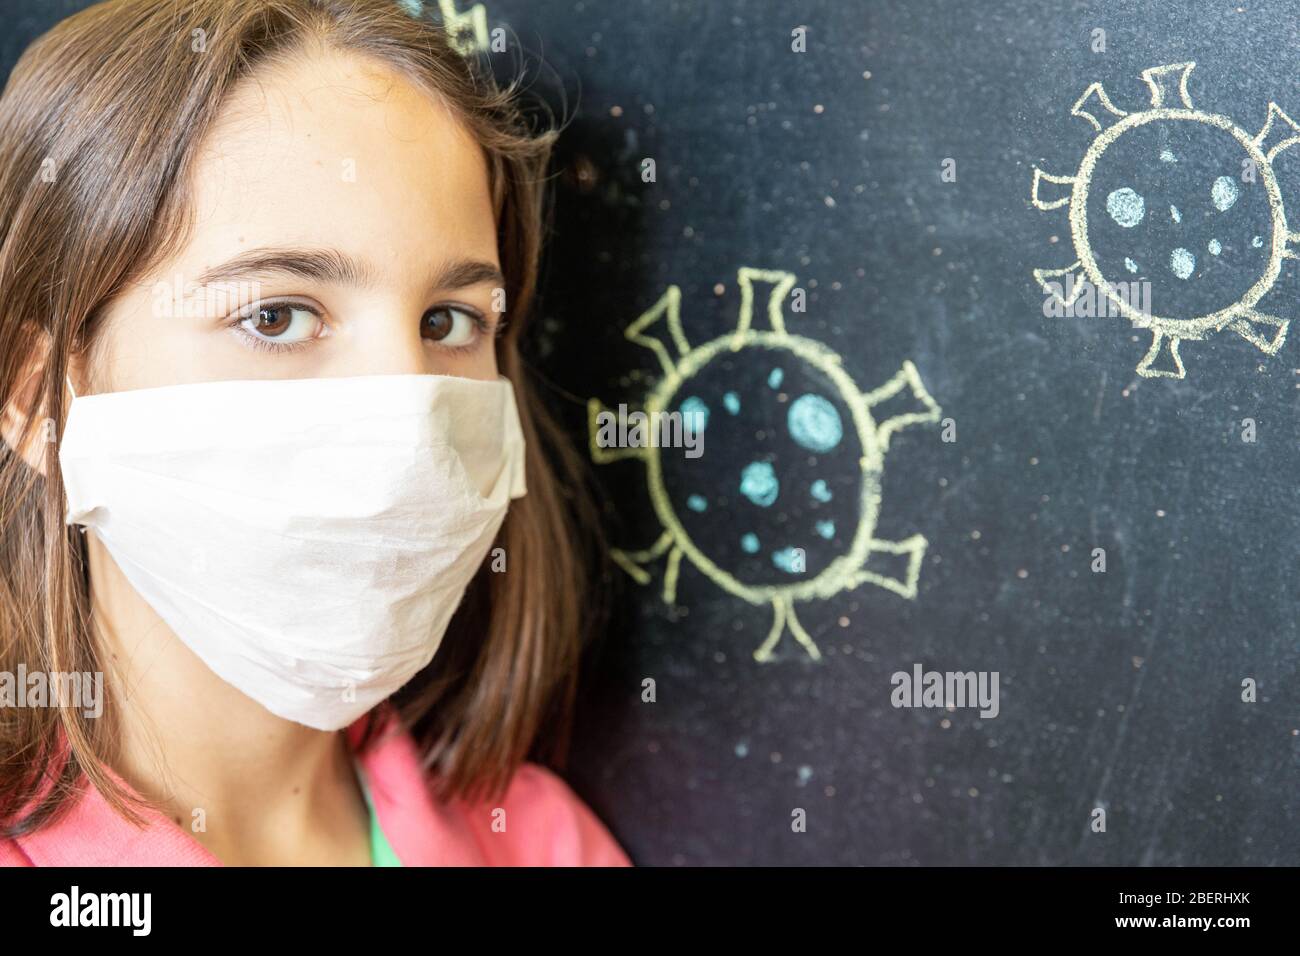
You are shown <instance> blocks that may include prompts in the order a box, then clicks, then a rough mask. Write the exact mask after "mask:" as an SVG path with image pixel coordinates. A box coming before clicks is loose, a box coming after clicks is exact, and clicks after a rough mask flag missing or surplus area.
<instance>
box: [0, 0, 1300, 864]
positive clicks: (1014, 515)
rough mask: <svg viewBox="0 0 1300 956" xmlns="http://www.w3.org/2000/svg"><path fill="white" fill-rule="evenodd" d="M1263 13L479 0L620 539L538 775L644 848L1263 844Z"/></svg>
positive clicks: (1299, 566) (1284, 201)
mask: <svg viewBox="0 0 1300 956" xmlns="http://www.w3.org/2000/svg"><path fill="white" fill-rule="evenodd" d="M83 5H84V4H81V3H71V2H69V3H60V2H42V3H39V4H32V3H18V4H17V5H16V11H15V12H6V13H5V14H4V16H5V20H4V23H3V29H2V30H0V69H3V70H4V71H6V72H7V69H8V67H9V66H10V65H11V64H12V61H13V59H14V58H15V57H16V55H17V53H18V52H19V51H20V50H21V48H22V46H23V45H25V43H27V42H28V41H29V40H30V39H31V38H32V37H33V36H34V35H35V34H36V33H37V32H39V31H40V30H43V29H45V28H46V27H47V26H48V25H50V24H51V23H52V22H54V20H56V19H57V18H58V17H59V16H61V15H63V14H65V13H67V12H70V11H71V10H72V9H75V8H78V7H80V6H83ZM408 6H409V7H411V8H412V9H413V10H414V9H415V8H419V15H423V16H435V15H436V14H437V12H438V11H437V8H438V5H437V4H436V3H425V4H419V3H412V4H408ZM459 6H460V7H461V8H464V7H465V6H466V5H465V4H463V3H462V4H460V5H459ZM1296 24H1297V20H1296V17H1295V8H1294V6H1293V5H1291V4H1288V3H1285V2H1280V0H1251V2H1249V3H1247V2H1244V0H1243V2H1242V3H1241V4H1240V6H1238V5H1237V4H1236V3H1234V2H1231V0H1229V2H1219V3H1208V2H1205V3H1177V4H1174V3H1166V4H1157V3H1151V2H1129V0H1112V2H1105V3H1069V4H1065V3H1044V2H1028V0H989V2H980V3H972V2H956V0H954V2H937V0H888V2H886V0H871V2H829V0H826V2H808V3H801V4H791V3H785V2H777V0H753V2H742V0H708V2H704V0H698V2H668V0H618V2H614V0H564V2H542V0H489V2H488V3H487V4H486V25H487V26H488V28H489V29H494V28H497V27H502V28H505V35H506V37H507V40H508V43H509V44H510V47H511V49H510V51H509V53H507V54H497V56H498V58H499V61H500V64H501V67H502V69H503V70H506V69H507V68H508V66H509V64H510V62H511V61H512V60H513V59H516V58H517V57H518V56H519V55H520V53H521V50H520V49H519V47H518V45H519V44H520V43H522V45H523V48H524V51H522V52H525V53H526V59H528V60H530V61H531V62H533V64H534V67H535V66H536V60H537V58H538V57H539V56H540V58H541V59H542V60H544V63H545V66H544V68H543V69H541V70H540V71H536V79H535V81H534V84H533V85H534V87H535V91H536V93H537V94H538V95H539V96H542V97H544V98H546V99H547V100H548V101H550V102H552V104H553V106H554V108H555V109H556V110H557V111H567V113H568V114H569V115H570V116H571V122H570V124H569V125H568V127H567V129H566V130H565V133H564V135H563V137H562V139H561V142H560V146H559V155H558V157H557V169H556V173H557V175H556V178H555V184H556V214H555V221H554V225H553V229H552V234H551V238H550V245H549V250H548V253H547V257H546V261H545V276H544V288H543V296H542V300H541V304H540V311H541V314H540V315H539V316H538V317H537V325H536V329H535V335H534V337H533V340H532V343H531V348H532V355H533V363H534V365H535V366H536V368H537V370H538V372H539V374H540V375H541V376H542V377H543V378H544V380H545V381H546V382H547V383H548V387H547V388H546V390H545V391H546V394H547V396H548V400H549V401H550V402H551V403H552V404H553V406H554V408H555V409H556V410H557V411H558V412H559V413H560V415H561V416H562V418H563V420H564V421H565V423H566V424H567V426H568V427H569V428H570V430H571V433H572V436H573V440H574V442H575V443H576V444H578V445H579V446H581V447H582V448H583V449H584V450H585V451H586V452H587V453H588V458H589V459H591V460H592V469H593V473H594V475H595V479H594V480H595V481H596V482H597V483H598V486H599V489H600V493H601V498H602V503H603V510H604V515H605V521H606V530H607V533H608V536H609V538H610V541H611V545H612V546H613V547H614V548H615V549H616V551H615V560H614V562H613V564H612V568H613V571H612V575H611V578H610V582H609V583H610V587H611V588H616V590H615V591H614V592H613V605H614V614H613V617H612V620H611V623H610V626H609V628H608V632H607V633H606V634H605V635H604V636H603V638H602V639H601V641H600V642H599V644H598V645H597V646H595V647H593V650H592V654H591V655H590V657H589V660H588V661H587V668H586V678H585V681H586V682H585V684H584V687H585V691H584V693H583V695H582V700H581V709H580V712H579V722H578V729H577V735H578V746H577V749H576V751H575V753H574V760H573V764H572V766H571V768H570V777H571V779H572V781H573V784H574V787H575V789H576V790H578V791H579V792H580V793H581V794H582V795H583V796H584V797H585V798H586V799H587V800H588V801H589V802H590V803H591V804H592V806H593V807H594V808H595V809H596V811H597V812H598V814H599V815H600V816H601V817H602V818H603V819H605V820H606V821H608V823H609V825H610V827H611V829H612V830H613V831H614V833H615V834H616V836H617V837H618V838H619V840H620V841H621V842H622V843H623V845H624V846H625V847H627V849H628V850H629V852H630V853H631V855H632V856H633V858H634V859H635V860H636V862H638V863H641V864H662V865H681V864H685V865H693V864H721V863H735V864H886V865H918V864H1075V865H1093V864H1123V865H1139V864H1141V865H1146V864H1170V865H1186V864H1264V865H1277V864H1287V865H1295V864H1297V863H1300V824H1298V823H1297V802H1298V801H1297V782H1298V779H1300V775H1298V773H1297V771H1298V769H1300V762H1298V761H1297V748H1298V747H1300V736H1297V735H1298V734H1300V703H1298V699H1297V698H1298V695H1297V690H1296V680H1297V665H1296V662H1297V653H1298V651H1300V630H1298V628H1297V622H1296V608H1297V603H1296V599H1295V586H1296V578H1297V573H1298V572H1300V562H1298V561H1297V541H1298V538H1300V499H1298V497H1297V489H1296V480H1297V475H1298V474H1300V444H1298V442H1297V427H1296V417H1297V398H1298V397H1300V328H1292V327H1291V326H1290V325H1289V323H1290V321H1291V320H1293V319H1295V318H1297V317H1300V298H1298V296H1297V292H1298V291H1300V283H1298V282H1297V270H1296V268H1295V267H1296V265H1297V262H1296V260H1295V259H1294V258H1292V251H1293V250H1294V249H1298V248H1300V243H1295V242H1293V241H1292V232H1291V229H1292V228H1294V229H1295V230H1296V231H1297V232H1300V148H1291V146H1292V144H1291V143H1289V142H1288V138H1289V137H1292V136H1297V137H1300V125H1296V124H1300V85H1297V83H1296V80H1295V64H1296V57H1297V51H1298V50H1300V36H1298V35H1297V34H1298V31H1297V26H1296ZM1292 118H1296V123H1295V124H1293V122H1292ZM647 161H652V163H648V162H647ZM1291 224H1293V225H1291ZM1288 331H1289V333H1290V334H1289V336H1288V334H1287V333H1288ZM620 405H624V406H626V407H627V408H628V409H649V410H652V411H653V410H656V409H658V410H662V411H665V412H673V411H677V412H682V413H690V414H691V415H693V416H694V417H693V418H692V419H691V420H692V421H693V422H694V423H695V425H696V427H697V428H700V429H702V432H701V434H702V436H703V453H702V454H701V455H699V457H697V458H692V457H688V456H686V455H685V454H684V453H683V449H680V448H677V449H674V448H661V449H656V450H654V451H653V452H649V451H647V450H645V449H640V450H637V449H610V448H604V447H601V446H599V445H598V444H594V443H593V442H592V429H591V425H592V423H593V421H594V419H595V416H596V415H598V414H599V413H600V412H601V411H603V410H613V411H615V412H617V410H618V408H619V406H620ZM931 673H935V674H939V675H946V674H949V673H954V674H970V675H972V678H973V682H972V684H971V685H970V687H971V690H972V691H973V692H974V693H975V695H976V696H978V691H979V690H982V691H984V692H986V693H991V692H992V690H993V689H994V688H996V691H997V693H996V697H995V698H994V700H995V706H992V707H989V706H985V707H980V706H978V701H977V700H971V699H967V700H964V701H962V702H960V704H961V705H959V704H958V703H952V705H951V706H945V704H946V703H948V701H947V700H946V699H945V698H944V696H943V694H942V693H940V694H939V695H938V697H937V698H936V697H935V696H934V695H927V694H926V688H927V685H928V679H927V677H926V675H927V674H931ZM899 674H901V675H904V676H903V677H902V678H898V677H896V676H895V675H899ZM994 681H996V683H994ZM917 691H919V693H916V692H917ZM927 697H928V700H927ZM936 700H937V702H938V704H939V706H925V704H926V703H927V702H929V703H935V702H936ZM902 704H910V705H917V706H899V705H902ZM982 714H983V715H982Z"/></svg>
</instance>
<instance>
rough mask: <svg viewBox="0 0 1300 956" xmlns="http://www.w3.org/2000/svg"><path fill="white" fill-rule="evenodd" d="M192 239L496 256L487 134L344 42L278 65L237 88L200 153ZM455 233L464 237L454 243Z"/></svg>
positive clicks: (373, 253) (396, 254)
mask: <svg viewBox="0 0 1300 956" xmlns="http://www.w3.org/2000/svg"><path fill="white" fill-rule="evenodd" d="M195 160H196V161H195V164H194V166H193V172H192V175H193V182H192V187H193V188H192V189H191V192H190V195H191V197H192V201H193V204H194V212H195V215H196V222H197V224H198V226H199V228H198V230H197V231H196V235H195V242H197V243H203V244H207V245H209V246H211V247H212V248H210V249H207V250H203V253H204V255H205V256H206V255H208V254H212V255H215V254H218V249H217V247H220V249H221V250H228V249H231V248H232V247H237V246H241V245H242V246H256V245H273V244H287V243H300V244H302V243H308V242H310V243H312V244H316V245H333V246H336V247H338V248H364V249H366V250H367V251H368V257H369V258H374V259H377V260H379V261H383V260H384V259H385V258H395V259H397V260H401V259H402V258H403V257H404V256H409V255H410V250H411V246H412V244H413V243H412V239H413V238H415V239H416V240H417V243H418V245H419V246H420V248H421V249H422V256H423V257H426V258H427V256H428V255H429V254H430V253H431V252H432V253H434V254H437V253H438V252H440V251H443V250H442V247H446V251H447V252H449V253H450V252H452V251H455V252H456V253H457V254H458V255H464V254H471V255H472V254H479V255H484V256H491V255H494V254H495V250H496V227H495V221H494V215H493V209H492V201H491V190H490V188H489V183H488V177H487V165H486V162H485V160H484V157H483V153H482V150H481V148H480V147H479V145H478V143H477V142H476V141H475V140H474V138H473V137H472V135H471V134H470V133H469V131H468V130H467V129H466V128H465V127H464V126H463V124H461V123H460V122H459V120H458V119H457V118H456V117H455V116H454V115H453V114H452V113H451V112H450V111H449V110H448V109H447V108H446V107H445V106H444V105H443V104H442V103H441V102H440V101H439V100H437V99H436V98H435V97H434V96H433V95H431V94H430V93H428V92H426V91H425V90H423V89H422V88H420V87H419V86H417V85H416V84H415V83H413V82H412V81H410V80H409V79H407V78H406V77H404V76H402V75H401V74H400V73H398V72H396V71H395V70H393V69H391V68H389V67H387V66H386V65H384V64H382V63H380V62H378V61H374V60H370V59H367V58H364V57H358V56H354V55H349V54H343V53H334V52H319V53H312V54H301V55H298V56H294V57H292V58H290V59H287V60H285V61H283V62H280V63H277V64H275V65H272V66H268V67H266V68H264V69H262V70H261V71H259V72H258V73H257V74H256V75H254V76H253V77H250V78H249V79H247V80H245V81H244V82H242V83H241V84H240V85H239V86H238V87H237V88H236V90H234V91H233V92H232V94H231V95H230V96H229V97H228V98H227V101H226V103H225V104H224V105H223V107H222V110H221V113H220V116H219V118H218V121H217V122H216V123H215V124H214V125H213V127H212V129H211V130H210V131H209V132H208V134H207V135H206V136H205V139H204V142H203V144H202V146H201V148H200V150H199V151H198V153H197V155H196V157H195ZM452 244H454V246H455V249H454V250H452V249H451V245H452Z"/></svg>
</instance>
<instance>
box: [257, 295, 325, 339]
mask: <svg viewBox="0 0 1300 956" xmlns="http://www.w3.org/2000/svg"><path fill="white" fill-rule="evenodd" d="M322 325H323V323H322V321H321V318H320V316H319V315H317V314H316V312H315V311H314V310H312V309H310V308H307V307H306V306H303V305H299V304H296V303H292V302H272V303H268V304H267V305H262V306H258V307H257V308H256V309H250V310H249V311H248V312H247V313H246V315H245V317H244V318H243V319H241V320H240V322H239V326H240V328H242V329H243V330H244V332H245V334H247V335H248V336H250V337H252V338H253V339H256V340H257V341H259V342H272V341H274V342H276V343H277V344H284V343H298V342H306V341H308V340H310V339H313V338H316V337H317V336H318V335H319V334H320V332H321V329H322Z"/></svg>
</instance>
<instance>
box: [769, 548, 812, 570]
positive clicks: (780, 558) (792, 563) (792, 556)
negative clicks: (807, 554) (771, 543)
mask: <svg viewBox="0 0 1300 956" xmlns="http://www.w3.org/2000/svg"><path fill="white" fill-rule="evenodd" d="M772 563H773V564H774V565H776V566H777V568H779V569H780V570H782V571H784V572H785V573H786V574H801V573H802V572H803V571H804V555H803V552H802V551H801V550H799V549H798V548H782V549H781V550H780V551H773V552H772Z"/></svg>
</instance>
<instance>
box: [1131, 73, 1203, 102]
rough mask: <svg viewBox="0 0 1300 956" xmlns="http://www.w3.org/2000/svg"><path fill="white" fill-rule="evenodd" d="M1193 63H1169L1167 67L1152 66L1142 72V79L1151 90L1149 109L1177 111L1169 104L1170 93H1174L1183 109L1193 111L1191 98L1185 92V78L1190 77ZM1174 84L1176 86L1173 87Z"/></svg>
mask: <svg viewBox="0 0 1300 956" xmlns="http://www.w3.org/2000/svg"><path fill="white" fill-rule="evenodd" d="M1195 68H1196V64H1195V63H1170V64H1169V65H1167V66H1153V67H1151V69H1149V70H1143V71H1142V79H1143V81H1144V82H1145V83H1146V85H1147V87H1148V88H1149V89H1150V90H1151V108H1152V109H1153V110H1156V109H1162V108H1163V109H1177V108H1178V107H1177V106H1176V105H1175V104H1174V103H1173V102H1171V100H1172V97H1171V96H1170V94H1171V93H1176V94H1177V97H1178V100H1179V102H1180V103H1182V105H1183V107H1184V108H1185V109H1189V110H1190V109H1195V107H1193V106H1192V98H1191V96H1190V95H1189V94H1188V92H1187V78H1188V77H1189V76H1191V74H1192V70H1194V69H1195ZM1175 84H1176V85H1175Z"/></svg>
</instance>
